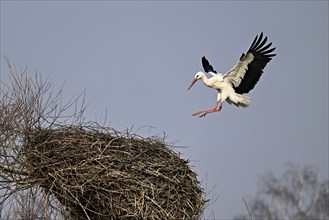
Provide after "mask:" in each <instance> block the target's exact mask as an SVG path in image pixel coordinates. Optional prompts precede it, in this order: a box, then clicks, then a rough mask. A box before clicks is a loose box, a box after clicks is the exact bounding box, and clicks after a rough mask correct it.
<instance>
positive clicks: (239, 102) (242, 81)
mask: <svg viewBox="0 0 329 220" xmlns="http://www.w3.org/2000/svg"><path fill="white" fill-rule="evenodd" d="M266 41H267V37H265V38H264V39H263V33H261V34H260V35H259V37H258V36H256V37H255V39H254V41H253V42H252V44H251V46H250V48H249V50H248V51H247V53H246V54H244V53H243V54H242V55H241V57H240V59H239V61H238V63H237V64H236V65H235V66H234V67H233V69H231V70H230V71H228V72H227V73H225V74H220V73H217V72H216V70H214V68H213V67H212V66H211V65H210V64H209V62H208V60H207V59H206V58H205V57H202V66H203V69H204V71H205V72H207V73H210V74H211V75H212V77H211V78H207V76H206V74H205V73H204V72H201V71H199V72H197V73H196V74H195V76H194V79H193V80H192V83H191V85H190V86H189V87H188V89H190V88H191V87H192V86H193V85H194V83H196V82H197V81H198V80H199V79H201V80H202V81H203V83H204V84H205V85H206V86H208V87H210V88H213V89H216V90H217V92H218V95H217V101H216V105H215V107H214V108H212V109H208V110H203V111H198V112H195V113H194V114H193V116H195V115H198V116H199V117H205V116H206V115H207V114H208V113H212V112H218V111H220V110H221V109H222V105H223V102H224V101H225V100H226V101H227V102H228V103H229V104H234V105H236V106H238V107H239V106H242V107H244V108H246V107H248V106H249V105H250V98H249V97H248V96H245V95H243V94H244V93H248V92H249V91H250V90H252V89H253V88H254V87H255V85H256V84H257V82H258V80H259V78H260V77H261V75H262V73H263V69H264V68H265V66H266V64H267V63H268V62H270V60H271V59H272V57H274V56H275V55H276V54H271V52H273V51H274V50H275V48H270V47H271V45H272V43H269V44H267V45H265V44H266ZM219 103H220V105H219V107H218V104H219Z"/></svg>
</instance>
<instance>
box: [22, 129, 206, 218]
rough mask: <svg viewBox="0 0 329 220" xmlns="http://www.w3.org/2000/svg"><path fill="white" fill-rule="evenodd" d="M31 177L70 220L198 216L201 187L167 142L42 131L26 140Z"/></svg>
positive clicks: (102, 133)
mask: <svg viewBox="0 0 329 220" xmlns="http://www.w3.org/2000/svg"><path fill="white" fill-rule="evenodd" d="M23 155H24V157H25V158H26V167H27V172H28V176H29V177H30V179H33V180H36V181H37V184H38V185H39V186H40V187H42V188H43V189H45V191H46V192H47V193H48V194H51V195H54V196H55V197H56V198H57V199H58V201H59V202H60V203H61V204H62V205H63V206H65V207H66V210H67V211H68V212H69V213H70V216H71V217H72V219H96V220H98V219H141V218H143V219H198V218H200V216H201V214H202V212H203V210H204V205H205V200H204V195H203V190H202V188H200V183H199V182H198V180H197V175H196V173H194V172H193V171H192V170H191V169H190V167H189V165H188V161H187V160H184V159H181V158H180V156H179V154H177V153H176V152H175V151H173V149H172V147H171V146H168V145H167V144H166V143H164V141H163V140H158V139H150V138H147V139H145V138H141V137H136V136H132V137H131V136H129V135H122V134H117V133H113V132H112V133H111V132H106V131H104V130H102V131H100V130H92V129H87V128H82V127H62V128H58V129H39V130H34V131H32V132H29V134H28V135H27V136H26V139H25V140H24V147H23Z"/></svg>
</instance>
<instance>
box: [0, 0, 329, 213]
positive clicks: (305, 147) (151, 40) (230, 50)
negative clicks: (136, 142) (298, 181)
mask: <svg viewBox="0 0 329 220" xmlns="http://www.w3.org/2000/svg"><path fill="white" fill-rule="evenodd" d="M261 31H263V32H264V34H265V35H267V36H268V39H269V41H272V42H273V45H274V46H276V47H277V50H276V53H277V56H276V57H274V59H273V60H272V61H271V62H270V63H269V64H268V65H267V67H266V68H265V72H264V74H263V76H262V77H261V79H260V81H259V83H258V84H257V85H256V87H255V89H254V90H252V91H251V92H250V93H249V96H250V97H251V106H250V107H249V108H248V109H243V108H237V107H235V106H230V105H228V104H227V103H225V104H224V106H223V109H222V111H221V112H219V113H214V114H210V115H207V116H206V117H205V118H202V119H199V118H196V117H192V116H191V115H192V113H194V112H195V111H197V110H201V109H205V108H210V107H213V106H214V104H215V101H216V96H217V94H216V91H215V90H211V89H209V88H207V87H205V86H204V85H203V84H202V83H201V82H198V83H197V84H196V85H195V86H194V87H193V88H192V89H191V90H190V91H187V87H188V85H189V83H190V82H191V80H192V78H193V77H194V75H195V73H196V72H197V71H199V70H202V66H201V57H202V56H206V57H207V58H208V60H209V61H210V62H211V64H212V65H213V66H214V68H215V69H216V70H217V71H218V72H223V73H225V72H226V71H228V70H229V69H231V68H232V67H233V66H234V65H235V63H236V62H237V60H238V58H239V57H240V55H241V53H242V52H246V50H247V49H248V48H249V46H250V44H251V42H252V40H253V39H254V37H255V36H256V35H257V34H259V33H260V32H261ZM0 43H1V44H0V46H1V47H0V52H1V55H6V56H8V57H9V58H10V60H11V61H12V62H14V63H15V64H16V65H17V66H19V65H22V66H25V65H27V67H28V69H29V72H30V73H31V74H33V73H34V72H35V71H38V72H40V73H42V75H43V76H45V77H48V78H49V80H50V81H51V82H52V83H54V86H55V88H59V87H60V86H61V85H62V84H63V83H65V87H64V94H65V97H67V98H70V97H72V96H73V95H76V94H79V93H80V92H81V91H83V90H84V89H85V90H86V93H87V94H86V101H87V103H88V104H89V106H88V109H87V112H86V117H87V120H102V119H104V118H105V114H106V111H107V117H108V122H109V125H110V126H111V127H113V128H115V129H117V130H123V129H126V128H131V127H132V126H134V128H133V130H134V131H137V130H138V133H139V134H141V135H143V136H151V135H162V132H163V131H164V132H165V133H166V134H167V135H168V138H167V141H169V142H170V141H178V142H177V143H176V145H179V146H188V148H186V149H178V150H179V151H180V152H181V153H182V156H183V157H184V158H186V159H187V158H188V159H190V160H192V162H191V164H192V165H193V169H194V170H195V171H196V172H197V173H198V175H199V178H200V180H204V181H205V183H204V186H205V187H206V190H207V192H209V191H210V190H211V189H212V188H213V187H215V188H214V189H213V190H212V191H211V193H210V196H209V198H211V197H215V198H217V199H216V200H215V201H214V202H213V203H212V205H211V206H210V207H209V208H208V209H207V212H206V214H207V215H210V214H211V213H213V214H214V216H215V217H216V218H217V219H230V218H232V217H233V216H234V215H235V214H240V213H247V211H246V209H245V206H244V203H243V200H242V198H243V197H244V198H245V199H246V200H247V201H248V200H249V199H250V198H251V197H252V196H253V195H254V194H255V193H256V192H257V189H258V188H259V185H258V182H259V177H260V175H262V174H264V173H265V172H267V171H273V172H274V174H276V175H281V173H282V172H283V168H284V165H285V163H286V162H293V163H296V164H297V165H300V166H302V165H304V164H309V165H315V166H317V167H318V168H319V175H320V178H321V179H324V178H326V179H328V1H155V2H153V1H1V41H0ZM6 70H7V67H6V65H5V62H4V59H3V58H1V79H2V80H3V81H6V78H7V72H6ZM144 126H145V127H144ZM138 128H140V129H138Z"/></svg>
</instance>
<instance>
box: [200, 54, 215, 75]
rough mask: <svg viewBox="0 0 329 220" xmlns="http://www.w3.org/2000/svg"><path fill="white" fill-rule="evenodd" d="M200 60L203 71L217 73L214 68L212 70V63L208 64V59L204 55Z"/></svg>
mask: <svg viewBox="0 0 329 220" xmlns="http://www.w3.org/2000/svg"><path fill="white" fill-rule="evenodd" d="M201 61H202V66H203V69H204V71H205V72H207V73H209V72H213V73H217V72H216V70H214V68H213V67H212V65H210V64H209V61H208V60H207V59H206V57H205V56H203V57H202V59H201Z"/></svg>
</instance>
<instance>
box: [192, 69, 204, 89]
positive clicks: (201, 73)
mask: <svg viewBox="0 0 329 220" xmlns="http://www.w3.org/2000/svg"><path fill="white" fill-rule="evenodd" d="M204 76H206V75H205V74H204V73H203V72H201V71H199V72H197V73H196V74H195V76H194V78H193V80H192V82H191V84H190V86H189V87H188V90H189V89H190V88H192V86H193V85H194V83H196V82H197V81H198V80H199V79H201V78H202V77H204Z"/></svg>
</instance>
